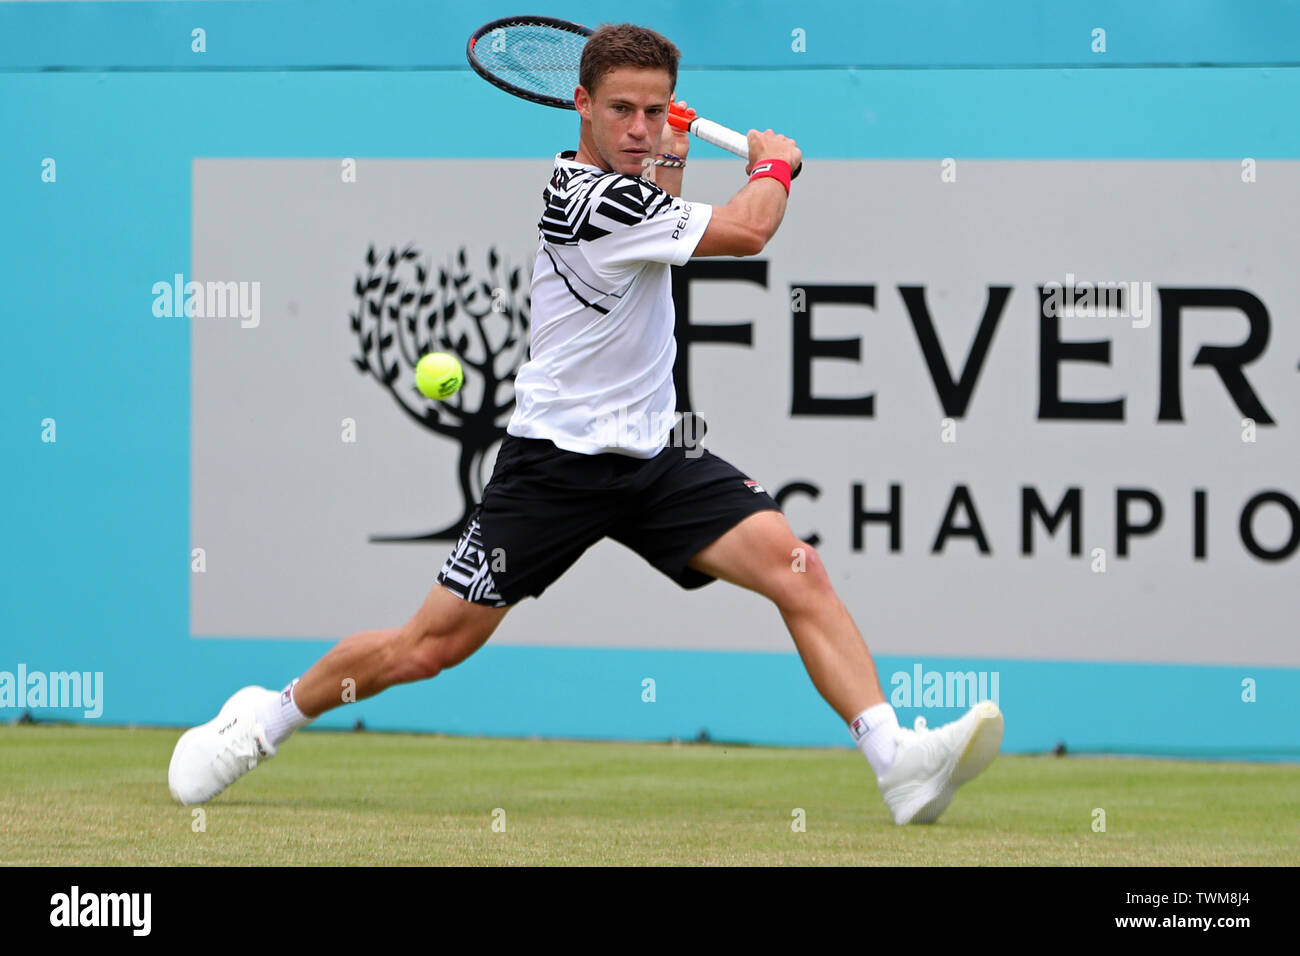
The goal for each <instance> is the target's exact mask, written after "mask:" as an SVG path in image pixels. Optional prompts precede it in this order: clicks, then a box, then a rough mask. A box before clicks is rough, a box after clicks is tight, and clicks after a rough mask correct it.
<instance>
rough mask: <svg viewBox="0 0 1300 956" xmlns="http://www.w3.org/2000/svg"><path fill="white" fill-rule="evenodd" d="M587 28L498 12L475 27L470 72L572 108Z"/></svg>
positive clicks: (500, 85)
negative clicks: (499, 16)
mask: <svg viewBox="0 0 1300 956" xmlns="http://www.w3.org/2000/svg"><path fill="white" fill-rule="evenodd" d="M497 31H500V32H499V33H498V32H497ZM592 33H593V31H592V30H591V29H590V28H588V27H584V26H583V25H582V24H580V23H573V22H571V21H569V20H560V19H557V18H556V17H534V16H527V17H502V18H500V19H499V20H493V21H491V22H490V23H485V24H483V26H481V27H479V28H478V29H477V30H475V31H474V34H473V36H471V37H470V38H469V43H468V44H466V46H465V58H466V59H467V60H469V65H470V67H471V68H472V69H473V70H474V72H475V73H477V74H478V75H479V76H481V77H483V79H485V80H487V81H488V82H489V83H491V84H492V85H493V86H496V87H498V88H500V89H503V90H505V91H506V92H507V93H510V94H512V95H514V96H518V97H520V98H522V99H525V100H528V101H529V102H532V103H539V104H541V105H542V106H553V107H556V108H558V109H563V110H571V109H574V108H575V107H574V105H573V90H574V88H575V87H576V86H577V85H578V67H579V65H580V64H581V62H582V48H583V47H584V46H586V43H587V37H589V36H591V34H592Z"/></svg>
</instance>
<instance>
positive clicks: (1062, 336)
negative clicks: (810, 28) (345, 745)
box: [155, 160, 1300, 666]
mask: <svg viewBox="0 0 1300 956" xmlns="http://www.w3.org/2000/svg"><path fill="white" fill-rule="evenodd" d="M549 172H550V162H549V161H545V160H542V161H506V160H495V161H453V160H427V161H379V160H363V161H360V162H359V163H358V164H357V166H356V169H355V174H356V175H355V181H345V180H348V179H350V178H351V176H350V175H349V173H348V170H346V169H344V170H342V171H341V169H340V164H339V163H338V162H335V161H326V160H200V161H196V162H195V164H194V180H193V181H194V188H193V230H194V233H193V272H194V275H193V276H181V277H171V276H167V277H160V279H161V280H163V281H162V283H160V286H156V287H155V294H156V295H157V296H159V297H160V298H161V297H163V293H162V292H161V291H158V290H159V289H160V287H161V286H162V285H167V286H169V288H170V289H171V290H172V291H170V292H169V293H168V296H170V299H172V300H175V301H174V302H172V303H171V304H172V305H173V306H175V305H176V303H177V302H180V303H181V304H184V302H190V303H191V304H192V303H193V300H194V293H198V294H199V295H200V296H201V297H202V299H203V303H204V307H203V309H201V310H200V311H202V312H203V313H204V314H203V315H202V316H200V315H198V314H195V315H193V316H191V317H186V318H179V317H178V318H173V319H168V320H169V321H187V322H189V323H191V326H192V330H193V337H192V342H193V394H192V401H193V406H192V415H193V473H192V490H193V499H192V523H193V547H194V548H201V549H202V552H201V554H200V557H199V559H196V560H200V565H201V568H202V570H201V571H197V572H196V573H195V574H194V575H193V588H192V610H191V625H192V630H193V633H194V634H195V635H199V636H202V635H212V636H233V635H243V636H259V637H312V638H319V637H342V636H345V635H346V634H348V633H351V632H353V631H357V630H363V629H371V628H378V627H388V626H393V625H396V624H400V623H401V622H403V621H404V620H406V619H407V617H409V615H410V614H411V613H412V612H413V611H414V610H415V608H416V607H417V606H418V605H419V603H420V601H421V600H422V598H423V595H424V594H425V593H426V592H427V590H428V588H429V587H430V586H431V584H432V582H433V578H434V575H435V574H436V573H437V571H438V569H439V567H441V565H442V562H443V560H444V558H445V557H446V554H447V553H448V551H449V550H450V548H451V545H452V541H453V539H454V537H455V533H454V528H455V527H457V526H458V524H459V522H460V521H461V520H462V519H463V517H464V515H465V513H466V511H467V509H468V507H469V506H470V505H471V504H472V500H473V497H474V495H475V494H476V493H477V489H479V488H481V484H482V482H483V481H485V480H486V478H487V477H488V475H490V473H491V465H492V460H493V457H494V455H495V444H493V443H492V440H493V437H494V428H498V429H499V427H500V426H502V425H504V422H505V421H506V420H507V419H508V417H509V416H508V408H506V406H508V404H509V398H510V394H511V392H510V388H509V385H508V384H504V385H497V386H496V387H495V389H488V391H492V392H494V393H495V401H496V403H497V408H498V409H503V408H504V409H505V410H504V411H501V410H498V411H497V412H496V413H494V412H493V410H492V408H490V407H487V405H486V404H485V402H486V401H487V399H486V398H485V388H484V383H483V380H482V379H481V377H479V376H478V373H476V372H471V374H470V380H469V384H467V386H466V389H465V392H464V401H463V408H462V413H461V414H459V415H455V416H453V415H448V414H447V413H445V412H444V413H443V414H442V415H441V416H439V417H438V418H437V419H435V418H433V417H432V415H431V412H430V407H431V405H430V403H427V402H424V401H423V400H417V398H416V396H414V395H413V393H412V392H411V382H412V377H411V374H412V373H411V368H410V364H411V361H413V358H414V356H415V355H417V354H418V350H419V349H420V347H421V343H422V342H426V341H428V338H427V336H428V335H429V334H433V335H434V336H435V339H434V342H435V347H439V348H441V347H443V345H442V344H439V343H450V345H451V347H452V348H453V349H455V350H461V349H462V348H463V350H464V353H465V354H466V355H468V356H469V357H470V358H471V359H472V360H473V361H476V362H483V361H484V360H485V359H486V358H487V351H486V350H491V352H492V353H493V355H495V358H494V359H493V362H494V373H495V374H496V375H497V376H498V377H501V376H504V375H505V374H507V373H508V372H509V370H510V368H511V367H513V363H516V362H517V361H518V360H519V358H520V357H521V354H522V342H523V340H522V339H521V335H522V334H523V329H524V325H525V324H526V318H527V303H526V293H527V283H528V278H529V276H530V275H531V257H532V255H533V253H534V250H535V245H536V220H537V218H538V216H539V215H540V211H541V202H540V195H541V190H542V187H543V185H544V183H545V180H546V178H547V176H548V175H549ZM742 182H743V179H742V175H741V172H740V166H739V165H738V164H737V163H735V162H731V161H726V160H692V163H691V168H690V170H689V175H688V176H687V189H686V195H687V197H688V198H691V199H698V200H700V201H703V202H713V203H722V202H725V201H726V200H727V199H728V198H729V197H730V196H731V195H732V194H733V193H734V191H735V190H736V189H737V188H739V186H740V185H741V183H742ZM1298 204H1300V164H1296V163H1265V164H1263V165H1261V166H1260V167H1259V169H1258V173H1257V181H1255V182H1245V181H1243V174H1242V170H1241V168H1240V167H1239V166H1238V165H1236V164H1235V163H1209V162H1174V161H1170V162H1155V161H1145V162H1119V161H1115V162H1086V163H1085V162H1059V161H1043V162H1028V161H1017V162H992V161H989V162H973V161H972V162H966V161H962V162H959V163H956V164H940V163H937V162H920V161H916V162H912V161H908V162H897V161H891V162H885V161H840V162H833V161H819V162H813V161H812V160H810V162H809V166H808V170H807V171H806V172H805V174H804V175H803V176H801V177H800V179H799V180H797V181H796V182H795V184H794V186H793V196H792V201H791V204H790V208H789V210H788V212H787V214H786V218H785V222H784V224H783V225H782V228H781V231H780V233H779V234H778V236H777V238H776V239H775V240H774V241H773V242H772V243H771V244H769V246H768V247H767V249H766V250H765V251H764V252H763V254H762V255H760V256H758V257H755V258H753V259H745V260H734V259H722V260H696V261H694V262H693V263H692V264H691V265H690V266H688V267H687V268H686V269H685V270H682V271H680V272H679V274H678V276H677V278H678V280H679V281H678V289H677V294H678V297H679V303H680V306H681V307H680V308H679V315H678V341H679V373H680V375H679V395H682V396H683V397H685V395H683V393H685V394H686V395H688V396H689V401H690V406H691V408H693V410H695V411H696V412H698V413H700V414H702V415H703V416H704V418H705V419H706V420H707V422H708V426H709V431H708V437H707V438H706V439H705V445H706V446H707V447H708V448H709V449H710V450H711V451H713V452H714V453H715V454H718V455H721V456H722V457H724V458H726V459H728V460H730V461H732V462H733V463H734V464H736V465H737V466H738V467H739V468H741V469H742V470H744V471H746V473H747V474H748V475H750V476H751V477H752V478H754V479H757V480H758V481H760V482H761V483H762V484H763V485H764V486H765V487H766V488H767V489H768V491H769V492H771V493H773V494H781V495H783V501H784V507H785V511H786V515H787V517H788V518H789V520H790V523H791V526H792V527H793V528H794V530H795V532H796V534H799V535H801V536H809V537H811V536H813V535H815V536H816V540H817V547H818V552H819V553H820V555H821V557H822V559H823V560H824V562H825V563H826V565H827V566H828V568H829V570H830V572H831V576H832V578H833V580H834V581H835V583H836V586H837V588H838V589H839V592H840V595H841V597H842V598H843V599H844V601H845V603H846V604H847V605H848V607H849V609H850V611H851V612H852V613H853V615H854V618H855V620H856V621H857V622H858V625H859V627H860V628H861V629H862V631H863V633H864V635H865V636H866V638H867V640H868V642H869V644H870V645H871V647H872V649H873V650H874V651H876V652H877V653H885V654H917V655H956V656H974V657H1017V658H1043V659H1090V660H1126V661H1161V662H1187V663H1229V662H1239V663H1253V664H1261V665H1262V664H1273V665H1289V666H1296V665H1300V642H1297V640H1296V639H1295V636H1294V608H1295V597H1294V591H1295V587H1296V581H1297V575H1296V570H1297V556H1296V550H1297V544H1300V509H1297V504H1296V502H1297V500H1300V468H1298V467H1297V465H1298V464H1300V450H1298V449H1300V446H1298V445H1297V440H1296V438H1297V436H1296V424H1295V416H1296V414H1297V409H1298V408H1300V402H1298V401H1297V399H1300V387H1298V385H1297V361H1298V360H1300V331H1297V324H1296V322H1295V319H1294V316H1293V311H1294V303H1295V301H1296V293H1297V284H1298V280H1297V274H1296V271H1295V268H1294V262H1293V260H1294V226H1293V223H1292V222H1291V215H1292V211H1293V210H1294V209H1295V208H1297V205H1298ZM372 249H373V252H374V262H373V263H371V262H370V261H369V260H368V253H369V252H370V251H371V250H372ZM390 252H391V253H393V260H392V264H391V265H390V262H389V259H388V256H389V255H390ZM462 252H463V254H464V259H463V261H462V260H461V259H460V255H461V253H462ZM404 253H405V254H406V256H405V258H403V254H404ZM515 270H518V272H517V275H518V280H517V283H518V284H517V285H516V287H515V288H513V289H512V288H511V276H512V274H515ZM191 281H193V282H196V283H198V285H196V286H193V287H189V288H188V290H187V284H188V283H189V282H191ZM221 283H226V285H220V284H221ZM230 283H233V284H234V285H229V284H230ZM1096 284H1102V285H1103V286H1104V291H1103V294H1102V295H1101V296H1100V298H1102V299H1104V300H1106V301H1103V302H1101V303H1099V302H1098V301H1097V300H1098V298H1099V296H1097V295H1096V294H1095V290H1096ZM1090 288H1091V289H1093V292H1090V291H1089V290H1090ZM177 289H179V290H180V295H177V294H176V291H175V290H177ZM1115 290H1118V291H1115ZM471 293H472V294H471ZM1113 296H1118V297H1117V298H1115V297H1113ZM165 304H166V303H163V305H165ZM223 304H227V305H229V307H228V308H225V309H223V308H222V306H223ZM155 308H156V311H161V313H162V314H164V315H173V314H178V313H180V312H181V311H182V309H180V308H174V309H173V311H171V312H168V311H166V310H164V309H163V308H162V305H160V304H159V303H158V302H157V300H156V304H155ZM212 312H217V313H222V314H218V315H212V314H210V313H212ZM376 313H377V314H376ZM353 316H356V317H357V319H356V320H355V327H354V319H353V318H352V317H353ZM475 316H477V318H475ZM719 327H729V328H719ZM480 329H482V332H481V333H480V331H479V330H480ZM444 332H445V336H446V337H445V338H442V336H443V335H444ZM367 336H369V340H368V348H367ZM386 336H391V338H387V339H386ZM421 336H425V338H421ZM462 336H463V338H462ZM719 340H721V341H719ZM390 374H392V375H395V376H396V377H395V378H394V380H393V381H392V382H391V383H385V381H384V379H385V378H386V377H387V376H389V375H390ZM453 419H454V420H453ZM494 422H495V423H496V424H495V425H494ZM495 434H499V431H498V432H496V433H495ZM1053 524H1054V527H1055V530H1054V531H1053V530H1051V529H1050V527H1049V526H1050V525H1053ZM440 534H441V535H442V537H438V535H440ZM431 535H432V536H433V537H432V538H431V537H430V536H431ZM377 539H414V540H406V541H401V542H396V541H393V540H377ZM792 560H794V558H793V557H792ZM494 641H497V642H499V643H511V644H538V645H583V646H609V647H680V648H697V649H704V648H715V649H729V650H771V651H786V650H790V649H791V642H790V639H789V636H788V634H787V632H786V631H785V628H784V626H783V625H782V622H781V620H780V617H779V615H778V614H777V613H776V611H775V609H774V608H773V607H772V606H771V605H770V604H768V603H767V602H765V601H764V600H763V599H761V598H759V597H757V596H756V595H753V594H750V593H747V592H742V591H740V590H738V589H736V588H734V587H731V586H729V585H723V584H715V585H712V586H710V587H708V588H705V589H704V590H702V591H698V592H692V593H689V594H688V593H683V592H681V591H679V590H678V589H677V588H676V586H675V585H673V584H672V583H671V582H669V581H668V580H667V579H665V578H662V577H661V576H660V575H659V574H658V573H657V572H656V571H654V570H653V569H652V568H650V567H649V566H648V565H646V564H645V563H644V562H642V561H641V559H640V558H639V557H637V556H636V555H634V554H632V553H630V552H628V551H626V550H625V549H623V548H622V547H621V546H620V545H617V544H614V543H613V542H610V541H605V542H602V543H601V544H599V545H597V546H596V547H595V548H593V549H592V551H591V552H590V553H588V554H587V555H585V556H584V557H583V558H582V559H581V560H580V561H579V562H578V564H577V565H576V566H575V567H574V568H573V569H572V570H571V571H570V572H569V574H568V575H566V576H565V577H564V578H563V579H561V580H560V581H559V582H557V583H556V584H555V585H553V586H552V588H551V589H550V590H548V591H547V592H546V594H544V595H543V597H542V598H541V599H540V600H539V601H525V602H523V603H522V604H521V605H520V606H519V607H518V608H517V609H516V610H514V611H512V612H511V614H510V616H508V617H507V619H506V621H505V623H504V624H503V625H502V628H501V629H500V630H499V631H498V633H497V635H496V637H494Z"/></svg>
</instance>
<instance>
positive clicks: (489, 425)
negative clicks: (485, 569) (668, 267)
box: [350, 245, 530, 541]
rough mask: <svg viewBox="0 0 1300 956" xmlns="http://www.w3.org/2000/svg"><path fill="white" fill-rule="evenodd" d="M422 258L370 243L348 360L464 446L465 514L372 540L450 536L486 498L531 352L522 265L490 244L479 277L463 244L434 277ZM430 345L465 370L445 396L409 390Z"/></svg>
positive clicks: (415, 415)
mask: <svg viewBox="0 0 1300 956" xmlns="http://www.w3.org/2000/svg"><path fill="white" fill-rule="evenodd" d="M419 259H420V254H419V253H418V252H416V250H415V249H414V248H413V247H412V246H409V245H408V246H407V247H406V248H405V249H401V250H399V249H398V248H397V247H396V246H394V247H392V248H391V249H389V251H388V253H387V255H382V254H376V252H375V247H374V246H371V247H370V250H369V252H367V253H366V266H367V268H366V271H365V273H364V274H361V275H358V276H357V280H356V284H355V286H354V287H353V290H354V291H355V293H356V296H357V307H356V311H355V312H353V313H351V315H350V318H351V320H352V331H353V332H354V333H356V336H357V346H358V349H359V354H358V355H356V356H354V357H353V359H352V361H353V364H355V365H356V367H357V371H359V372H360V373H362V374H363V375H371V376H373V377H374V379H375V381H376V382H378V383H379V384H380V385H382V386H383V387H384V388H386V389H387V390H388V393H389V394H390V395H392V397H393V401H395V402H396V403H397V406H398V408H400V409H401V410H402V411H403V412H405V413H406V414H407V415H408V416H409V417H410V418H412V419H413V420H415V421H416V422H418V423H419V424H420V425H421V426H423V427H424V428H427V429H429V430H430V431H432V432H436V433H437V434H439V435H445V436H447V437H448V438H453V439H455V440H456V441H458V442H459V443H460V460H459V463H458V466H457V477H458V479H459V482H460V493H461V499H462V506H461V514H460V517H458V518H456V520H455V521H453V522H452V523H451V524H449V525H447V526H446V527H445V528H441V529H439V530H437V531H430V532H427V533H424V534H411V535H385V536H379V535H374V536H372V537H371V539H370V540H371V541H439V540H443V541H445V540H455V538H456V537H457V536H458V535H459V533H460V531H461V528H462V527H463V526H464V524H465V522H466V520H468V518H469V516H470V514H471V513H472V511H473V509H474V505H475V503H476V502H478V500H479V498H480V497H481V495H482V492H483V484H484V481H485V479H484V476H483V464H484V459H485V458H486V455H487V452H488V450H489V449H490V448H491V447H492V445H493V444H495V443H496V441H497V440H498V439H500V438H501V437H502V436H503V435H505V426H506V423H507V422H508V421H509V420H510V414H511V413H512V412H513V411H514V407H515V373H516V372H517V371H518V369H519V366H520V365H522V364H523V362H524V360H525V359H526V358H527V355H528V328H529V316H530V308H529V306H530V302H529V296H528V289H527V287H526V286H525V287H523V288H521V287H520V286H521V267H520V266H515V267H514V268H511V267H510V266H509V265H507V264H505V263H503V262H502V260H501V257H499V256H498V255H497V253H496V250H495V249H490V250H489V251H488V255H487V266H488V268H487V276H486V278H484V279H481V280H476V279H475V277H474V276H473V275H472V273H471V272H470V270H469V269H468V268H467V266H466V259H465V249H464V248H463V247H462V248H461V249H460V251H459V252H458V253H457V254H456V256H455V257H454V260H453V258H452V257H449V258H448V261H447V263H446V264H445V265H444V266H442V267H439V269H438V273H437V276H436V277H435V276H434V275H433V272H432V263H431V262H430V263H429V264H428V265H426V264H424V263H422V262H420V261H419ZM435 278H436V281H434V280H435ZM428 352H450V353H452V354H453V355H455V356H456V357H457V358H458V359H460V363H461V365H462V366H463V367H464V369H465V384H464V385H463V386H462V387H461V390H460V391H459V392H457V393H456V394H455V395H453V396H452V397H451V399H449V400H448V401H445V402H438V401H434V400H433V399H430V398H425V397H424V395H423V394H421V392H420V390H419V389H417V388H416V387H415V364H416V363H417V362H418V361H419V360H420V356H422V355H424V354H426V353H428Z"/></svg>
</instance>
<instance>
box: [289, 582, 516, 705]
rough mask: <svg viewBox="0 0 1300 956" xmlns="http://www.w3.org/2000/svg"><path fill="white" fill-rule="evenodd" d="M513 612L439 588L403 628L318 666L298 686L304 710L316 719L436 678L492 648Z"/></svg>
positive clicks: (356, 639)
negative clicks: (485, 647) (486, 647)
mask: <svg viewBox="0 0 1300 956" xmlns="http://www.w3.org/2000/svg"><path fill="white" fill-rule="evenodd" d="M508 610H510V609H509V608H508V607H499V608H498V607H485V606H483V605H481V604H473V603H471V602H469V601H465V600H463V599H461V598H459V597H457V596H456V595H455V594H452V593H451V592H450V591H448V590H447V589H446V588H444V587H443V586H442V585H440V584H435V585H434V586H433V589H432V590H431V591H430V592H429V596H428V597H426V598H425V599H424V604H423V605H421V607H420V609H419V610H418V611H416V613H415V615H414V616H413V617H412V618H411V620H409V621H408V622H407V623H406V624H405V625H403V626H402V627H395V628H388V629H387V630H381V631H362V632H361V633H359V634H353V635H352V636H351V637H347V638H344V639H343V640H341V641H339V642H338V643H337V644H336V645H334V647H333V648H331V649H330V651H329V653H327V654H326V655H325V656H324V657H322V658H321V659H320V660H318V661H317V662H316V663H315V664H314V665H312V667H311V669H310V670H308V671H307V673H305V674H303V675H302V678H301V679H300V680H299V681H298V683H297V684H296V685H294V689H293V697H294V700H295V701H296V702H297V704H298V709H299V710H301V711H302V713H303V714H304V715H306V716H308V717H311V718H316V717H319V716H320V715H321V714H323V713H324V712H325V711H327V710H330V709H331V708H334V707H338V706H339V705H340V704H342V703H344V702H345V701H348V700H364V699H365V698H367V697H372V696H374V695H375V694H378V693H379V692H380V691H382V690H385V689H387V688H389V687H392V686H393V685H394V684H405V683H409V682H411V681H417V680H427V679H428V678H430V677H436V676H438V674H439V673H441V672H442V671H444V670H446V669H447V668H448V667H454V666H455V665H457V664H459V663H460V662H461V661H463V660H465V659H466V658H467V657H469V656H470V655H471V654H473V653H474V652H475V651H476V650H478V649H479V648H480V647H482V646H483V645H484V644H485V643H487V640H488V638H489V637H491V636H492V632H493V631H495V630H496V629H497V625H498V624H500V623H501V619H502V618H503V617H505V615H506V611H508ZM349 681H350V682H351V683H348V682H349ZM345 691H346V692H347V696H346V697H345Z"/></svg>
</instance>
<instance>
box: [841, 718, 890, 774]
mask: <svg viewBox="0 0 1300 956" xmlns="http://www.w3.org/2000/svg"><path fill="white" fill-rule="evenodd" d="M897 730H898V715H897V714H895V713H894V708H893V707H890V706H889V704H886V703H881V704H876V706H875V707H868V708H867V709H866V710H864V711H863V712H862V713H860V714H858V716H856V717H854V718H853V720H852V722H851V723H850V724H849V732H850V733H852V734H853V740H854V742H855V743H856V744H857V745H858V749H859V750H861V751H862V756H864V757H866V758H867V762H868V763H869V764H871V769H872V770H874V771H875V772H876V776H877V777H878V778H879V777H883V776H884V775H885V774H886V773H888V772H889V768H890V767H892V766H893V765H894V752H895V751H896V750H897V749H898V744H897V743H895V741H894V732H895V731H897Z"/></svg>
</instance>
